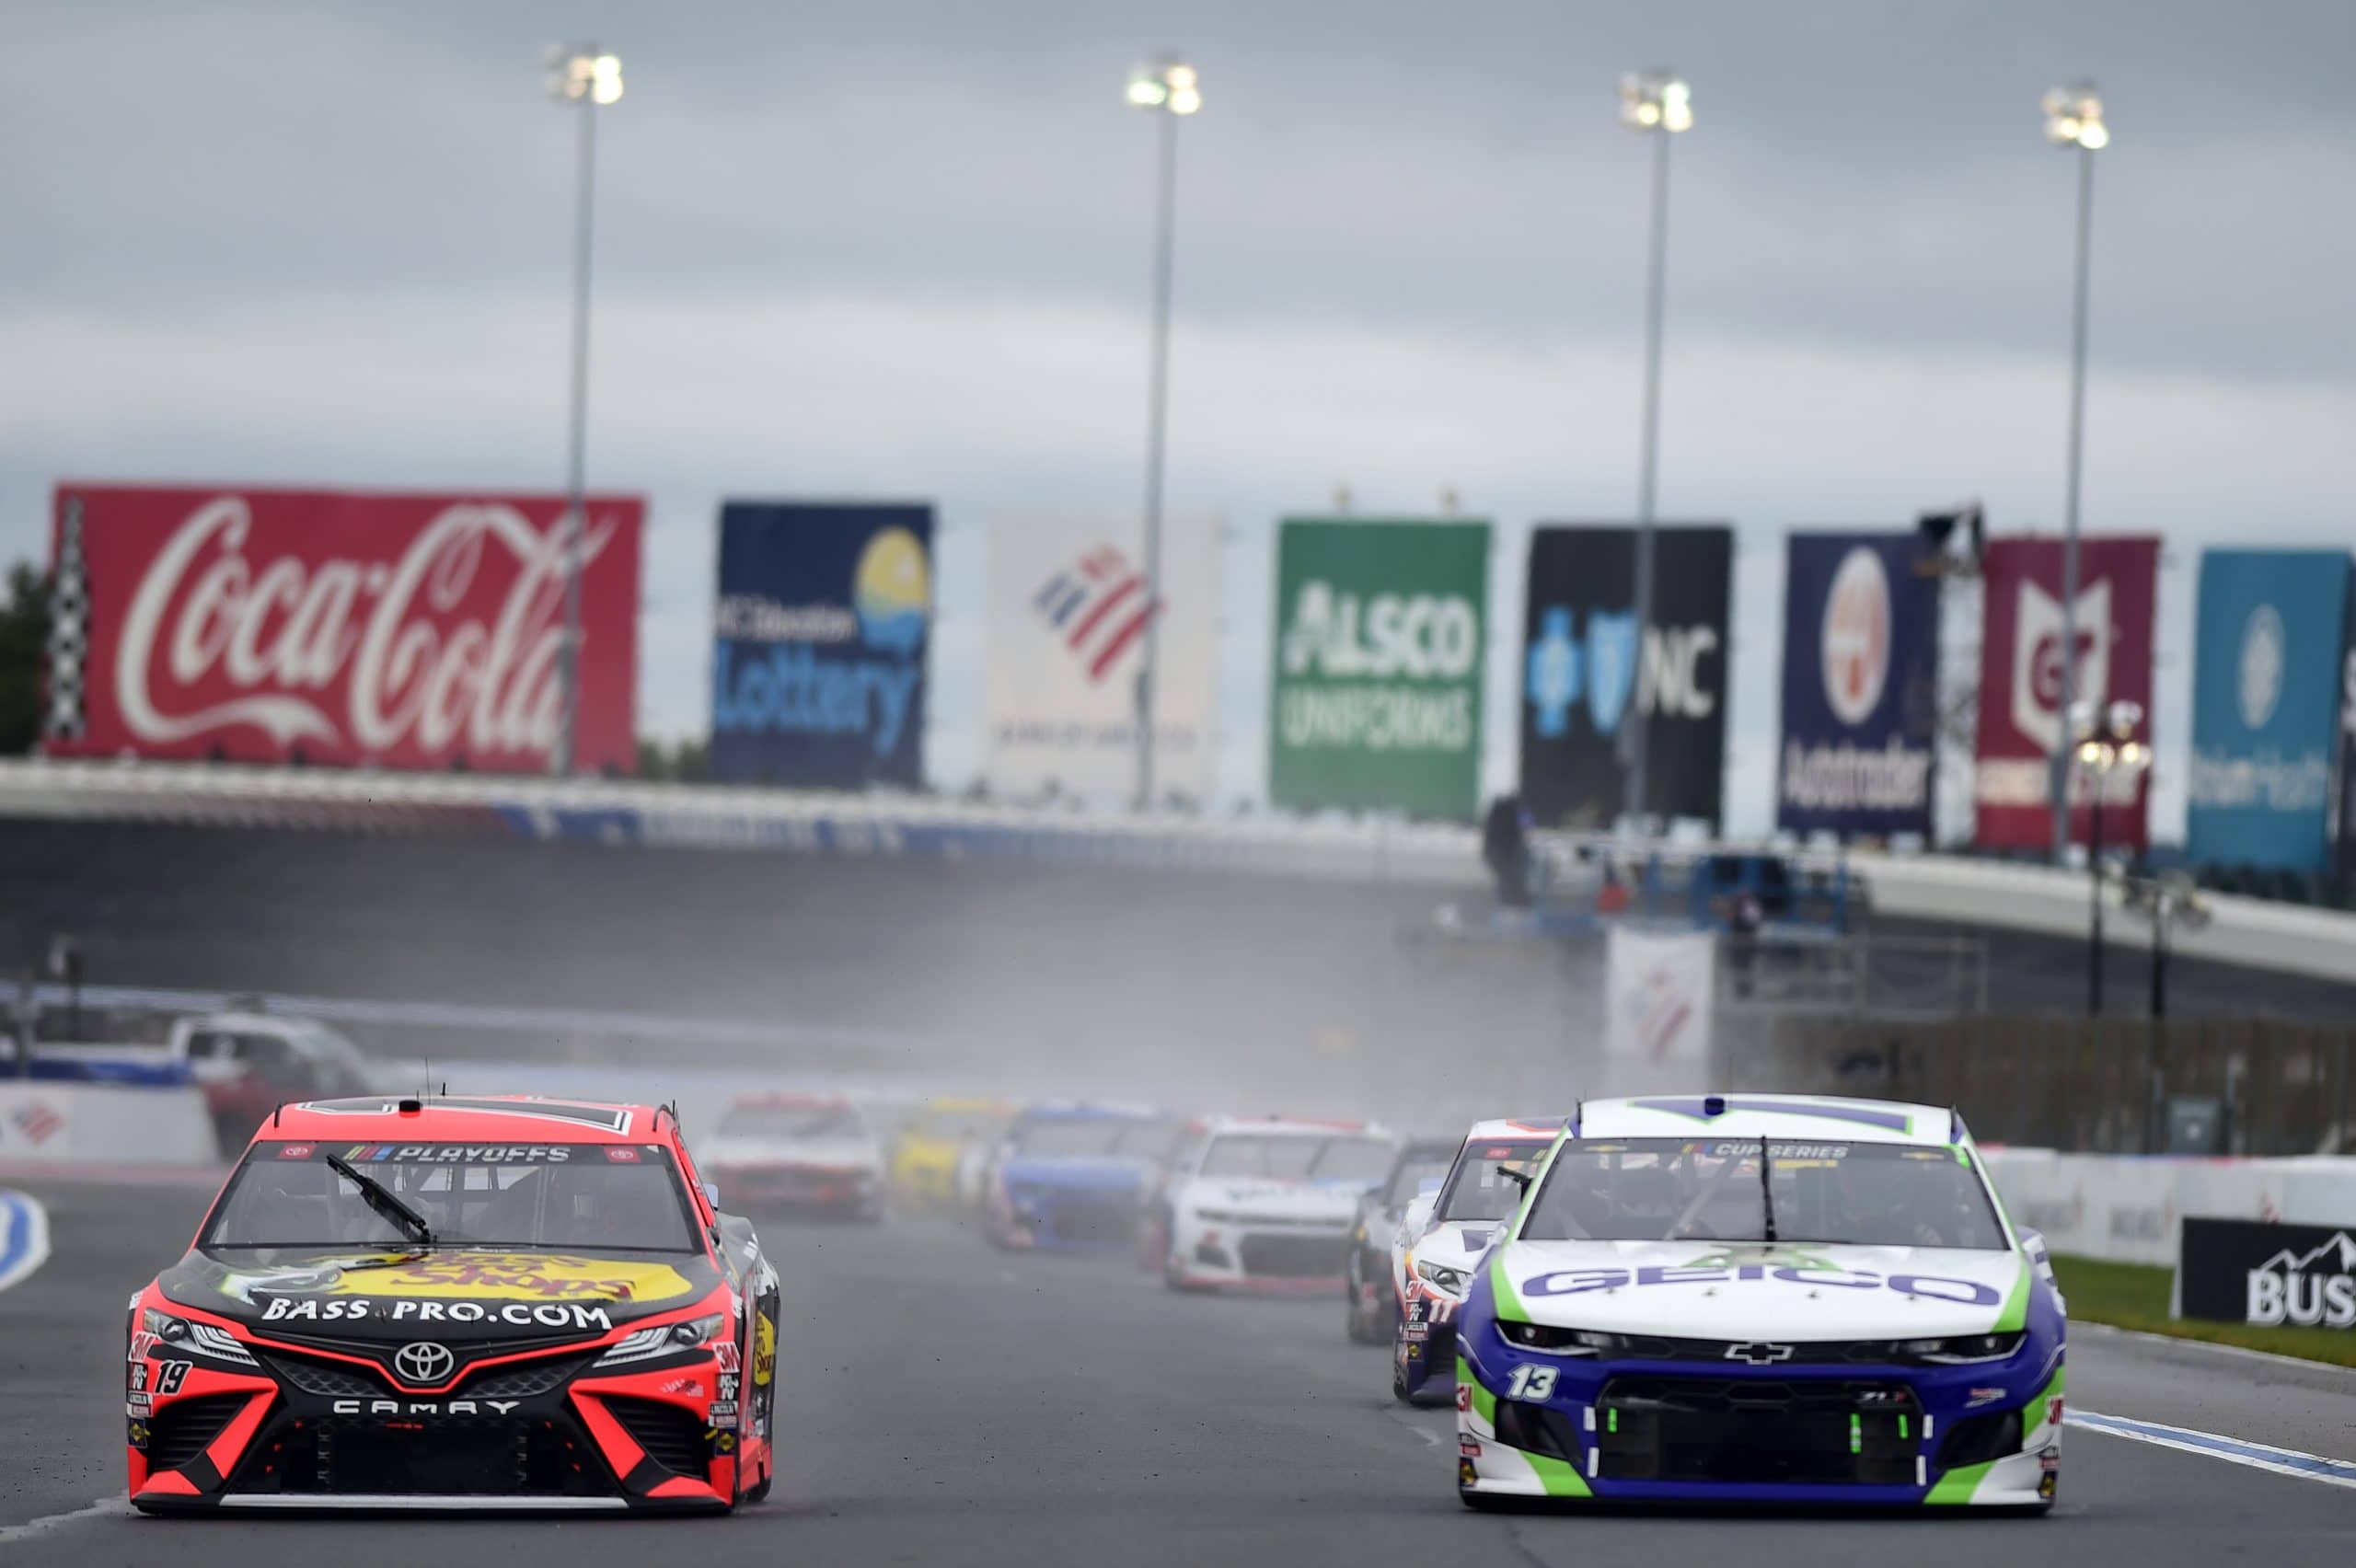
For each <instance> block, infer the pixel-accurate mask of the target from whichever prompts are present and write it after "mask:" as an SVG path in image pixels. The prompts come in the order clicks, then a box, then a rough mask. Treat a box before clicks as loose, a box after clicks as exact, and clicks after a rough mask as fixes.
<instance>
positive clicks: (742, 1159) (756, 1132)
mask: <svg viewBox="0 0 2356 1568" xmlns="http://www.w3.org/2000/svg"><path fill="white" fill-rule="evenodd" d="M703 1167H704V1170H706V1171H708V1172H709V1173H710V1176H711V1179H712V1181H713V1182H714V1183H715V1184H716V1185H717V1186H718V1187H719V1188H720V1199H721V1202H722V1204H723V1205H726V1206H727V1207H729V1208H731V1209H733V1210H734V1211H735V1212H737V1213H739V1214H754V1213H760V1212H764V1211H774V1210H780V1209H795V1210H805V1211H822V1212H825V1213H828V1214H834V1215H839V1216H845V1217H849V1218H856V1219H866V1220H873V1219H881V1218H882V1217H883V1145H882V1144H881V1143H879V1142H877V1141H876V1137H875V1135H874V1133H872V1131H870V1130H869V1128H868V1125H867V1121H866V1118H864V1117H862V1116H861V1115H860V1113H859V1109H858V1107H856V1106H854V1105H853V1104H851V1102H850V1101H848V1100H845V1099H844V1098H842V1097H841V1096H840V1095H836V1094H746V1095H740V1096H738V1097H737V1100H736V1101H735V1103H734V1104H733V1105H731V1106H729V1108H728V1112H727V1114H725V1115H723V1116H722V1117H721V1119H720V1125H719V1127H718V1128H717V1129H715V1130H714V1131H713V1133H712V1135H711V1136H710V1138H709V1139H708V1140H707V1141H706V1143H705V1145H704V1158H703Z"/></svg>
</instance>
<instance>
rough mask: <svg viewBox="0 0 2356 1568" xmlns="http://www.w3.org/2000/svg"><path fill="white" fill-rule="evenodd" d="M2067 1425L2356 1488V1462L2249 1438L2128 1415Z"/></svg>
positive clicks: (2096, 1416) (2087, 1414)
mask: <svg viewBox="0 0 2356 1568" xmlns="http://www.w3.org/2000/svg"><path fill="white" fill-rule="evenodd" d="M2061 1419H2062V1421H2063V1423H2064V1424H2067V1425H2071V1426H2083V1427H2085V1429H2086V1430H2087V1431H2089V1432H2103V1433H2108V1434H2109V1435H2111V1436H2113V1437H2129V1438H2132V1439H2133V1440H2134V1441H2136V1442H2138V1443H2154V1444H2157V1445H2158V1446H2159V1447H2163V1448H2176V1449H2180V1450H2181V1451H2183V1452H2185V1453H2188V1454H2199V1455H2201V1456H2202V1457H2204V1458H2212V1459H2223V1460H2224V1461H2225V1462H2226V1463H2227V1464H2234V1465H2247V1466H2249V1467H2250V1468H2251V1469H2252V1470H2272V1471H2273V1472H2274V1473H2275V1474H2277V1475H2289V1476H2296V1477H2298V1478H2299V1479H2300V1480H2301V1481H2319V1482H2323V1483H2324V1484H2325V1485H2326V1486H2345V1487H2350V1488H2356V1460H2351V1459H2327V1458H2323V1457H2322V1456H2320V1455H2317V1454H2303V1453H2301V1452H2300V1451H2299V1450H2298V1449H2296V1448H2278V1447H2274V1446H2273V1445H2271V1444H2269V1443H2253V1442H2251V1441H2249V1439H2247V1438H2246V1437H2227V1436H2223V1435H2220V1434H2218V1433H2214V1432H2196V1431H2194V1430H2192V1429H2191V1428H2190V1427H2186V1426H2168V1425H2165V1424H2162V1423H2160V1422H2156V1421H2135V1420H2131V1419H2130V1418H2129V1417H2126V1416H2123V1415H2104V1414H2101V1413H2100V1412H2096V1411H2091V1410H2071V1411H2067V1412H2064V1414H2063V1415H2062V1418H2061Z"/></svg>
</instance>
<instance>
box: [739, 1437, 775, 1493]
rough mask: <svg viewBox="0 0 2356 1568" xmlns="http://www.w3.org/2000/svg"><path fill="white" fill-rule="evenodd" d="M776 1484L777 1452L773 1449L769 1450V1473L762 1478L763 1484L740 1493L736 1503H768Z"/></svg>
mask: <svg viewBox="0 0 2356 1568" xmlns="http://www.w3.org/2000/svg"><path fill="white" fill-rule="evenodd" d="M775 1484H777V1450H776V1449H775V1448H771V1449H770V1450H769V1473H768V1474H767V1475H765V1476H763V1477H761V1483H760V1484H759V1485H758V1486H756V1487H752V1488H750V1489H748V1490H746V1491H745V1492H744V1493H740V1494H739V1495H738V1497H737V1499H736V1501H737V1502H739V1503H766V1502H768V1496H769V1488H770V1487H771V1486H774V1485H775Z"/></svg>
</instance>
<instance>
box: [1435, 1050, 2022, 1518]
mask: <svg viewBox="0 0 2356 1568" xmlns="http://www.w3.org/2000/svg"><path fill="white" fill-rule="evenodd" d="M2067 1327H2068V1325H2067V1320H2066V1319H2065V1317H2064V1313H2063V1307H2062V1302H2061V1294H2060V1292H2059V1291H2058V1290H2057V1289H2056V1288H2055V1287H2054V1284H2053V1276H2052V1271H2051V1268H2050V1264H2049V1263H2048V1262H2046V1258H2045V1244H2044V1241H2043V1239H2041V1238H2039V1237H2038V1236H2037V1235H2036V1233H2035V1232H2033V1231H2031V1232H2025V1231H2021V1230H2019V1229H2016V1228H2015V1227H2014V1225H2013V1223H2012V1221H2011V1220H2010V1219H2009V1218H2008V1217H2007V1216H2005V1213H2004V1205H2003V1203H2002V1202H2001V1201H2000V1200H1999V1199H1998V1197H1997V1196H1996V1192H1995V1189H1994V1188H1993V1187H1992V1185H1991V1184H1990V1182H1989V1181H1988V1178H1987V1175H1986V1173H1985V1171H1983V1170H1981V1164H1980V1158H1979V1152H1978V1150H1977V1149H1976V1148H1974V1147H1973V1146H1972V1142H1971V1137H1970V1135H1969V1133H1968V1132H1966V1131H1965V1129H1964V1126H1963V1121H1962V1118H1961V1117H1960V1116H1958V1115H1957V1114H1956V1113H1953V1112H1950V1111H1944V1110H1939V1109H1936V1108H1934V1107H1932V1106H1927V1105H1905V1104H1892V1103H1887V1102H1884V1101H1870V1100H1830V1099H1805V1098H1800V1097H1796V1096H1790V1095H1767V1094H1757V1095H1736V1094H1727V1095H1718V1094H1708V1095H1701V1094H1697V1095H1690V1096H1674V1095H1661V1096H1652V1097H1646V1098H1643V1099H1634V1100H1613V1101H1593V1102H1590V1103H1588V1104H1587V1105H1584V1106H1582V1107H1581V1108H1580V1109H1579V1111H1578V1113H1576V1115H1574V1116H1573V1117H1572V1119H1571V1124H1570V1126H1569V1127H1568V1129H1566V1131H1565V1135H1564V1137H1563V1139H1562V1140H1561V1141H1560V1142H1558V1143H1556V1144H1555V1145H1554V1147H1553V1150H1552V1152H1551V1153H1550V1154H1549V1155H1548V1156H1547V1158H1546V1159H1545V1161H1544V1163H1543V1165H1542V1168H1541V1169H1540V1170H1539V1171H1538V1172H1537V1174H1536V1175H1535V1176H1534V1178H1532V1187H1531V1191H1530V1198H1529V1201H1528V1202H1527V1203H1526V1204H1524V1205H1522V1207H1521V1208H1520V1210H1519V1212H1518V1214H1517V1215H1516V1216H1515V1218H1514V1219H1513V1220H1512V1221H1511V1222H1510V1223H1509V1224H1508V1225H1507V1234H1506V1237H1505V1239H1503V1240H1501V1241H1500V1242H1499V1243H1498V1244H1497V1245H1496V1247H1495V1248H1493V1249H1491V1250H1490V1251H1489V1253H1488V1255H1487V1256H1486V1258H1485V1259H1484V1261H1483V1262H1482V1265H1481V1268H1480V1271H1479V1274H1478V1276H1477V1277H1476V1279H1475V1280H1474V1282H1473V1285H1472V1291H1471V1293H1470V1294H1469V1295H1468V1296H1467V1297H1466V1298H1465V1302H1464V1305H1463V1307H1462V1309H1461V1310H1460V1311H1459V1312H1458V1314H1457V1332H1456V1356H1457V1360H1456V1380H1457V1392H1456V1410H1457V1416H1456V1421H1457V1461H1456V1481H1457V1491H1458V1494H1459V1495H1460V1496H1461V1497H1462V1499H1463V1500H1464V1502H1465V1503H1466V1504H1467V1505H1472V1506H1476V1507H1477V1506H1484V1505H1488V1504H1491V1503H1493V1502H1495V1501H1496V1500H1497V1499H1499V1498H1512V1497H1551V1498H1558V1499H1585V1498H1596V1499H1602V1500H1638V1501H1643V1500H1650V1501H1664V1502H1665V1501H1689V1500H1713V1501H1719V1502H1734V1503H1745V1504H1758V1503H1793V1504H1800V1505H1811V1506H1822V1505H1855V1504H1874V1505H1903V1506H1911V1505H1922V1504H1966V1503H1969V1504H1977V1505H1997V1506H2006V1507H2014V1508H2019V1509H2025V1510H2035V1509H2041V1508H2044V1507H2047V1506H2050V1505H2051V1503H2052V1501H2053V1497H2054V1491H2055V1488H2056V1486H2057V1484H2058V1482H2059V1480H2060V1472H2061V1404H2062V1350H2063V1342H2064V1339H2065V1336H2066V1332H2067Z"/></svg>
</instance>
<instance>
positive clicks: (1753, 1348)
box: [1727, 1340, 1792, 1366]
mask: <svg viewBox="0 0 2356 1568" xmlns="http://www.w3.org/2000/svg"><path fill="white" fill-rule="evenodd" d="M1791 1358H1792V1347H1791V1346H1790V1345H1787V1344H1769V1343H1766V1342H1765V1341H1763V1340H1762V1341H1761V1342H1759V1343H1753V1344H1730V1345H1728V1346H1727V1360H1728V1361H1748V1362H1749V1363H1750V1365H1752V1366H1773V1364H1774V1363H1776V1362H1778V1361H1789V1360H1790V1359H1791Z"/></svg>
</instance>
